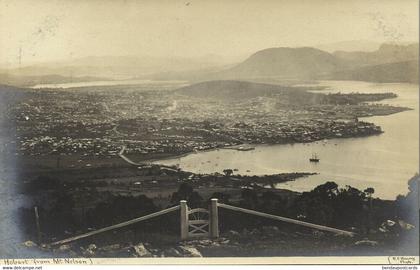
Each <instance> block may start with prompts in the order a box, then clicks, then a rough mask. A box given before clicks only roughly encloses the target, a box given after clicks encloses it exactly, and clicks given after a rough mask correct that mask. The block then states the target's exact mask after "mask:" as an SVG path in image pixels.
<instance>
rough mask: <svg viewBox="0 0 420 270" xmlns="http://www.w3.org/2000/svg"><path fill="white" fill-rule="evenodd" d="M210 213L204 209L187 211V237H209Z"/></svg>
mask: <svg viewBox="0 0 420 270" xmlns="http://www.w3.org/2000/svg"><path fill="white" fill-rule="evenodd" d="M209 215H210V212H209V211H208V210H207V209H204V208H195V209H189V210H188V237H209V236H210V221H209V220H210V218H209Z"/></svg>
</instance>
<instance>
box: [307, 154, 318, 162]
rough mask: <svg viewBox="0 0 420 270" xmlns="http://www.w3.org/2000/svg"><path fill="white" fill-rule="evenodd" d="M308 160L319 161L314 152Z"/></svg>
mask: <svg viewBox="0 0 420 270" xmlns="http://www.w3.org/2000/svg"><path fill="white" fill-rule="evenodd" d="M309 162H319V158H318V156H317V155H316V154H313V155H312V157H311V158H310V159H309Z"/></svg>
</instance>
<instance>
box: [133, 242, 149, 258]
mask: <svg viewBox="0 0 420 270" xmlns="http://www.w3.org/2000/svg"><path fill="white" fill-rule="evenodd" d="M133 248H134V251H135V252H136V254H137V256H139V257H152V253H150V251H149V250H147V248H145V247H144V245H143V244H142V243H140V244H137V245H135V246H133Z"/></svg>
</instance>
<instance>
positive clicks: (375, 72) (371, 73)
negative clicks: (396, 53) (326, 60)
mask: <svg viewBox="0 0 420 270" xmlns="http://www.w3.org/2000/svg"><path fill="white" fill-rule="evenodd" d="M330 78H331V79H335V80H354V81H369V82H380V83H390V82H410V83H418V82H419V68H418V62H417V61H405V62H397V63H386V64H380V65H374V66H364V67H359V68H355V69H352V70H344V71H339V72H335V73H333V74H332V75H331V77H330Z"/></svg>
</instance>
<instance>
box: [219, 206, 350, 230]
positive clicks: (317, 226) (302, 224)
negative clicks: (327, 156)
mask: <svg viewBox="0 0 420 270" xmlns="http://www.w3.org/2000/svg"><path fill="white" fill-rule="evenodd" d="M217 206H218V207H222V208H225V209H229V210H233V211H238V212H242V213H246V214H251V215H255V216H260V217H265V218H270V219H274V220H279V221H284V222H288V223H293V224H296V225H301V226H306V227H310V228H313V229H317V230H322V231H329V232H333V233H337V234H344V235H349V236H354V235H355V233H354V232H349V231H344V230H339V229H335V228H331V227H327V226H323V225H318V224H313V223H309V222H304V221H300V220H296V219H292V218H286V217H280V216H275V215H271V214H267V213H263V212H258V211H254V210H250V209H245V208H241V207H236V206H232V205H228V204H223V203H218V204H217Z"/></svg>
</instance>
